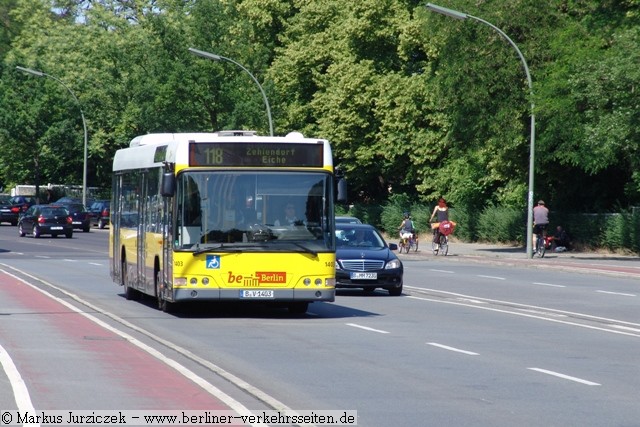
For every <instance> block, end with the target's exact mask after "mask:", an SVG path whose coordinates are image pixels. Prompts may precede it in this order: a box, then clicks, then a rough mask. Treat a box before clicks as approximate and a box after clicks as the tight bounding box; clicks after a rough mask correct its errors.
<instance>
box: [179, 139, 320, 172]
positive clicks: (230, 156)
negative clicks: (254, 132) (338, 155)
mask: <svg viewBox="0 0 640 427" xmlns="http://www.w3.org/2000/svg"><path fill="white" fill-rule="evenodd" d="M323 150H324V148H323V145H322V144H296V143H293V144H292V143H284V144H283V143H225V142H222V143H221V142H191V143H189V165H190V166H258V167H259V166H263V167H280V166H294V167H322V166H323V164H324V163H323V161H322V158H323Z"/></svg>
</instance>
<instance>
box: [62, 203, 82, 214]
mask: <svg viewBox="0 0 640 427" xmlns="http://www.w3.org/2000/svg"><path fill="white" fill-rule="evenodd" d="M66 208H67V210H68V211H69V212H71V213H76V212H83V211H84V206H82V205H78V204H73V205H66Z"/></svg>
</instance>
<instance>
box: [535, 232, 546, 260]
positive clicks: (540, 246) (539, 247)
mask: <svg viewBox="0 0 640 427" xmlns="http://www.w3.org/2000/svg"><path fill="white" fill-rule="evenodd" d="M546 251H547V248H545V244H544V237H542V236H540V237H538V241H537V242H536V255H538V256H539V257H540V258H544V254H545V252H546Z"/></svg>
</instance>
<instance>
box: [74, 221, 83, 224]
mask: <svg viewBox="0 0 640 427" xmlns="http://www.w3.org/2000/svg"><path fill="white" fill-rule="evenodd" d="M73 224H82V221H73Z"/></svg>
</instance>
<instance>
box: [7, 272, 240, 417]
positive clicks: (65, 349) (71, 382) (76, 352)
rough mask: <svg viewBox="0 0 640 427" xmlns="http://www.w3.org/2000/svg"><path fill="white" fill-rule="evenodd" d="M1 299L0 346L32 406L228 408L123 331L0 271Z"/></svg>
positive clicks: (224, 409) (154, 408)
mask: <svg viewBox="0 0 640 427" xmlns="http://www.w3.org/2000/svg"><path fill="white" fill-rule="evenodd" d="M0 301H2V302H1V305H0V345H2V347H3V348H4V349H5V351H6V353H7V354H8V355H9V356H10V357H11V359H12V360H13V363H14V365H15V366H16V368H17V371H18V372H19V373H20V375H21V376H22V379H23V380H24V383H25V385H26V388H27V390H28V391H29V395H30V398H31V401H32V403H33V407H34V408H36V409H38V410H40V409H49V410H66V409H86V410H94V409H95V410H102V409H110V410H213V411H227V410H230V408H229V406H228V405H226V404H225V403H224V402H223V401H222V400H220V399H219V398H217V397H216V396H214V395H212V394H211V393H210V392H209V391H207V390H205V389H204V388H203V387H201V386H199V385H197V384H196V383H194V382H193V381H192V380H191V379H189V378H187V377H185V376H184V375H183V374H182V373H180V372H178V370H176V369H174V368H172V367H170V366H169V365H167V364H166V363H165V362H164V361H162V360H159V359H158V358H157V357H155V356H153V355H151V354H149V353H148V352H147V351H144V350H143V349H142V348H140V347H139V346H137V345H135V344H134V343H133V342H132V341H131V340H130V339H128V338H127V337H126V336H124V337H123V336H121V335H119V334H117V333H115V332H114V331H112V330H109V329H107V328H105V327H102V326H100V325H98V324H97V323H96V322H94V321H92V320H91V319H90V318H88V317H87V316H85V315H83V314H82V313H79V312H77V311H75V310H73V309H71V308H70V307H68V306H66V305H65V304H63V303H61V302H59V301H57V300H56V299H53V298H51V297H49V296H47V295H45V294H44V293H42V292H40V291H38V290H36V289H34V288H33V287H31V286H29V285H27V284H25V283H24V282H22V281H21V280H19V279H17V278H15V277H13V276H10V275H7V274H5V273H3V272H0ZM89 314H91V313H89ZM185 369H186V368H185ZM0 376H3V374H2V373H0ZM0 396H4V397H5V398H6V393H5V394H4V395H0ZM0 403H1V404H2V405H0V406H2V407H3V408H4V409H9V408H13V407H16V402H15V401H0Z"/></svg>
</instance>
